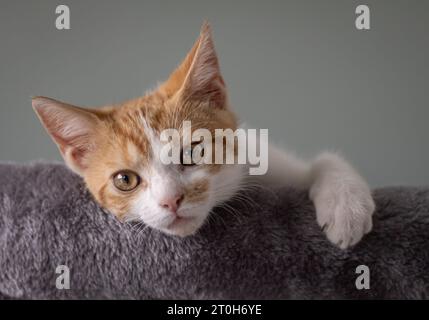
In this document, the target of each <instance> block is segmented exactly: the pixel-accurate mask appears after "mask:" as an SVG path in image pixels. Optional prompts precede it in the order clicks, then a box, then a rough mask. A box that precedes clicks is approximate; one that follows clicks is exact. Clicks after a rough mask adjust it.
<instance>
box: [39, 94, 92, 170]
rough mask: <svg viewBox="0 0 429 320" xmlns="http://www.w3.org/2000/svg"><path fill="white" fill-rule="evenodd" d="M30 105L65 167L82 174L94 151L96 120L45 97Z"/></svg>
mask: <svg viewBox="0 0 429 320" xmlns="http://www.w3.org/2000/svg"><path fill="white" fill-rule="evenodd" d="M32 105H33V108H34V110H35V111H36V113H37V115H38V116H39V118H40V121H41V122H42V124H43V125H44V127H45V129H46V131H47V132H48V133H49V135H50V136H51V137H52V139H53V140H54V142H55V143H56V144H57V146H58V148H59V149H60V152H61V155H62V156H63V158H64V160H65V162H66V164H67V165H68V166H69V167H70V168H71V169H72V170H73V171H74V172H76V173H77V174H82V172H83V171H84V170H85V169H86V167H87V158H88V155H89V153H90V152H91V151H93V150H94V148H95V141H94V140H95V134H96V127H97V124H98V123H99V120H98V118H97V116H96V115H95V114H93V113H92V112H91V111H90V110H87V109H83V108H79V107H75V106H72V105H69V104H66V103H64V102H60V101H57V100H54V99H50V98H45V97H34V98H33V99H32Z"/></svg>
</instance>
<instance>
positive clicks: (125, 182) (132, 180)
mask: <svg viewBox="0 0 429 320" xmlns="http://www.w3.org/2000/svg"><path fill="white" fill-rule="evenodd" d="M139 184H140V177H139V176H138V175H137V173H135V172H132V171H130V170H124V171H119V172H117V173H115V174H114V175H113V185H114V186H115V187H116V188H117V189H118V190H120V191H125V192H128V191H132V190H134V189H135V188H137V186H138V185H139Z"/></svg>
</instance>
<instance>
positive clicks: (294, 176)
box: [253, 146, 375, 249]
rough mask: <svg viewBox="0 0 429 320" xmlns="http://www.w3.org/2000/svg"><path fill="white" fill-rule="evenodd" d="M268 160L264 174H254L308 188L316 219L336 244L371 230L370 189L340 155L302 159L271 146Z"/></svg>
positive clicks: (265, 180) (269, 181)
mask: <svg viewBox="0 0 429 320" xmlns="http://www.w3.org/2000/svg"><path fill="white" fill-rule="evenodd" d="M268 163H269V167H268V172H267V174H266V175H263V176H254V177H253V178H255V177H257V179H258V180H260V182H261V183H263V184H268V185H272V186H282V185H290V186H292V187H296V188H303V189H309V190H310V198H311V200H312V201H313V203H314V205H315V208H316V215H317V222H318V224H319V225H320V226H321V227H322V228H323V231H324V232H325V233H326V236H327V237H328V239H329V240H330V241H331V242H332V243H334V244H335V245H337V246H339V247H340V248H343V249H345V248H347V247H349V246H352V245H354V244H356V243H357V242H359V241H360V239H361V238H362V237H363V236H364V235H365V234H366V233H368V232H369V231H370V230H371V228H372V214H373V212H374V209H375V205H374V201H373V199H372V196H371V190H370V188H369V187H368V185H367V183H366V182H365V181H364V179H363V178H362V177H361V176H360V175H359V174H358V173H357V172H356V171H355V170H354V169H353V167H352V166H351V165H350V164H348V163H347V162H346V161H345V160H344V159H342V158H341V157H340V156H339V155H337V154H334V153H323V154H321V155H319V156H318V157H317V158H316V159H315V160H314V161H312V162H305V161H302V160H300V159H299V158H297V157H295V156H293V155H290V154H287V153H285V152H283V151H281V150H279V149H277V148H275V147H274V146H270V147H269V158H268Z"/></svg>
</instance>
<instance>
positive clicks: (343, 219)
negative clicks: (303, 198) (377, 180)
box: [310, 179, 375, 249]
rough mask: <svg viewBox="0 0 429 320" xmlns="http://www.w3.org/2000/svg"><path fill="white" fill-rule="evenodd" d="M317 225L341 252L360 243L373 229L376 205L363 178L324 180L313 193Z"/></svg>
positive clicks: (316, 186) (311, 195)
mask: <svg viewBox="0 0 429 320" xmlns="http://www.w3.org/2000/svg"><path fill="white" fill-rule="evenodd" d="M310 197H311V198H312V200H313V202H314V204H315V207H316V214H317V222H318V223H319V225H320V226H321V227H322V229H323V231H324V232H325V233H326V236H327V237H328V239H329V240H330V241H331V242H332V243H334V244H335V245H337V246H339V247H340V248H342V249H346V248H348V247H350V246H353V245H354V244H356V243H357V242H359V241H360V240H361V239H362V237H363V236H364V235H365V234H366V233H368V232H369V231H371V229H372V214H373V213H374V210H375V204H374V201H373V199H372V196H371V191H370V189H369V187H368V186H367V185H366V184H365V183H364V182H363V181H360V179H357V181H353V180H349V181H348V182H344V181H343V182H341V183H340V182H339V181H338V180H336V181H329V180H325V181H324V183H321V184H319V185H315V186H313V188H312V189H311V190H310Z"/></svg>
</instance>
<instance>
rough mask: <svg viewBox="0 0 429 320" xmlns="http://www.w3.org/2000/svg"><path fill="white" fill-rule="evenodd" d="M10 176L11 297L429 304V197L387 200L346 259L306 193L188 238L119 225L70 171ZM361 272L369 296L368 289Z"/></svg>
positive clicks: (246, 210)
mask: <svg viewBox="0 0 429 320" xmlns="http://www.w3.org/2000/svg"><path fill="white" fill-rule="evenodd" d="M0 177H1V184H0V297H2V298H32V299H33V298H37V299H56V298H61V299H64V298H74V299H76V298H131V299H147V298H155V299H157V298H173V299H181V298H191V299H202V298H204V299H206V298H207V299H229V298H242V299H249V298H262V299H279V298H293V299H301V298H304V299H309V298H352V299H358V298H362V299H368V298H428V297H429V191H428V189H419V188H383V189H379V190H375V191H374V197H375V200H376V204H377V211H376V213H375V217H374V229H373V231H372V232H371V233H370V234H369V235H367V236H365V238H364V239H363V240H362V241H361V242H360V243H359V244H358V245H357V246H355V247H354V248H351V249H349V250H346V251H343V250H340V249H337V248H336V247H334V246H333V245H331V244H330V243H329V242H328V241H327V240H326V238H325V236H324V235H323V233H322V231H321V230H320V228H319V227H318V225H317V223H316V219H315V214H314V208H313V206H312V204H311V202H310V201H309V199H308V198H307V195H306V192H302V191H295V190H291V189H279V190H273V191H264V190H257V191H254V192H253V193H249V194H248V196H250V197H252V198H253V199H254V201H255V202H256V203H257V205H250V204H247V205H246V204H244V203H240V202H236V203H230V205H231V206H233V207H234V208H235V209H236V210H237V211H238V212H239V214H234V215H232V214H231V213H230V212H227V211H225V210H223V209H217V210H215V213H214V214H213V216H212V218H211V219H210V222H209V223H208V224H206V225H205V226H204V227H203V228H202V229H201V230H200V232H199V233H198V234H196V235H195V236H192V237H188V238H184V239H181V238H176V237H171V236H167V235H164V234H162V233H160V232H158V231H155V230H152V229H149V228H146V229H145V230H144V231H142V232H137V230H136V229H135V228H133V226H132V225H129V224H122V223H120V222H118V221H117V220H116V219H115V218H114V217H113V216H111V215H110V214H107V213H106V212H105V211H103V210H102V209H100V208H99V206H98V205H97V204H96V203H94V202H93V201H92V200H91V196H90V195H89V193H88V192H87V191H86V190H85V188H84V186H83V183H82V181H81V179H80V178H79V177H77V176H76V175H74V174H73V173H71V172H70V171H68V169H66V168H65V167H64V166H63V165H61V164H43V163H39V164H32V165H14V164H0ZM58 265H67V266H68V267H69V269H70V289H69V290H59V289H57V288H56V286H55V283H56V278H57V277H58V274H56V273H55V270H56V267H57V266H58ZM359 265H366V266H368V268H369V270H370V289H369V290H365V289H363V290H357V289H356V286H355V281H356V278H357V277H358V276H359V275H358V274H356V272H355V271H356V267H357V266H359Z"/></svg>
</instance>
